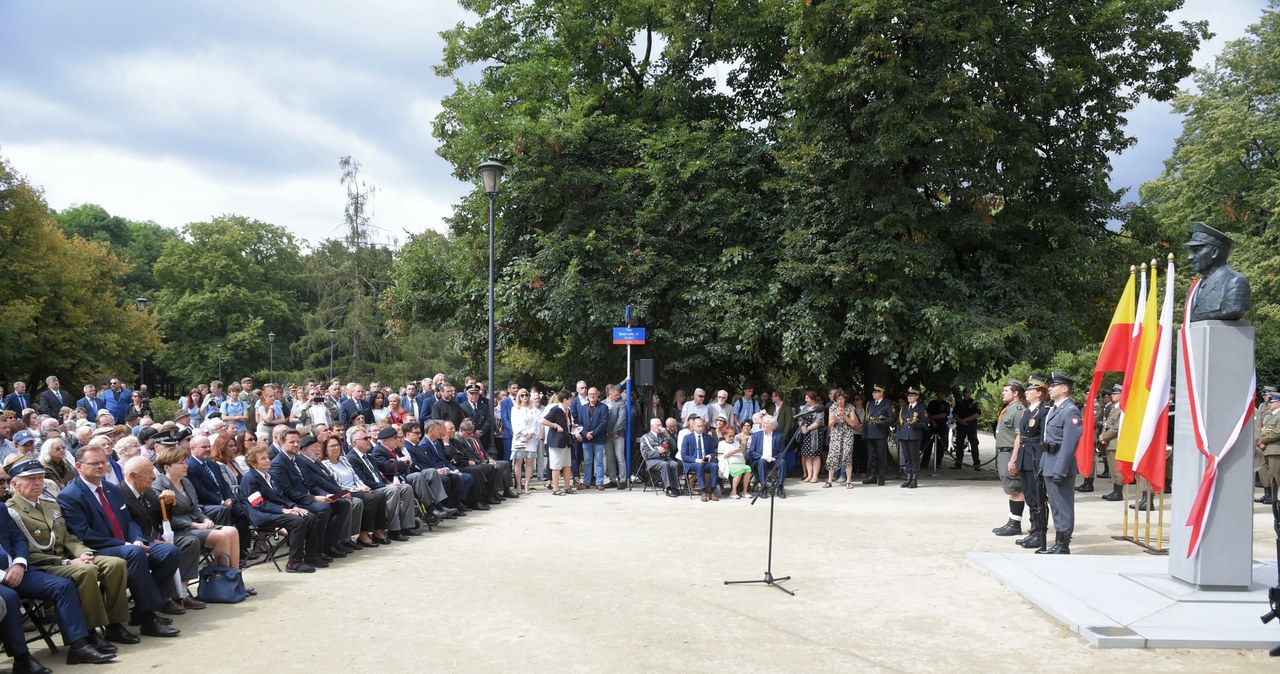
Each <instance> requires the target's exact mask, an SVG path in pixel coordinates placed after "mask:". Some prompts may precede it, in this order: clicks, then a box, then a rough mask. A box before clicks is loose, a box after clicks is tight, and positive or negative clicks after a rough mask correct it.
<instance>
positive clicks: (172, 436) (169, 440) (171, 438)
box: [154, 431, 178, 447]
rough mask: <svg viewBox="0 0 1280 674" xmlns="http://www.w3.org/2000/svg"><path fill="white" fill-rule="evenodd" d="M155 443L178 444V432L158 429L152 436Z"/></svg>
mask: <svg viewBox="0 0 1280 674" xmlns="http://www.w3.org/2000/svg"><path fill="white" fill-rule="evenodd" d="M154 439H155V441H156V443H157V444H161V445H169V446H171V447H172V446H174V445H177V444H178V434H177V433H175V432H173V431H160V432H159V433H156V434H155V437H154Z"/></svg>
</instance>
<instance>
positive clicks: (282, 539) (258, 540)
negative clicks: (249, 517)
mask: <svg viewBox="0 0 1280 674" xmlns="http://www.w3.org/2000/svg"><path fill="white" fill-rule="evenodd" d="M249 534H250V535H251V536H252V537H253V544H252V545H250V546H249V550H250V551H251V552H253V553H255V554H256V555H258V556H255V557H254V558H252V559H248V560H241V563H240V566H241V567H242V568H245V569H248V568H250V567H254V566H257V565H259V564H262V563H264V562H268V561H269V562H271V564H272V565H273V566H275V567H276V573H280V572H281V571H282V570H283V569H281V568H280V562H279V560H278V559H277V557H279V556H280V548H282V547H284V544H285V543H288V542H289V536H288V534H285V535H283V536H281V535H280V532H279V531H276V530H275V529H267V530H263V529H259V528H257V527H249ZM259 557H261V558H260V559H259Z"/></svg>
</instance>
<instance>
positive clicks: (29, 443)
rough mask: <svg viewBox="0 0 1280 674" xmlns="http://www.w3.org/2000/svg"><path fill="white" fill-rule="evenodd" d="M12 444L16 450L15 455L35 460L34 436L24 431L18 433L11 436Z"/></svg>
mask: <svg viewBox="0 0 1280 674" xmlns="http://www.w3.org/2000/svg"><path fill="white" fill-rule="evenodd" d="M13 444H14V446H15V447H16V448H17V453H18V454H22V455H23V456H26V457H27V458H31V459H35V458H38V457H37V456H36V434H35V433H32V432H31V431H28V430H26V429H23V430H20V431H18V434H17V435H15V436H13Z"/></svg>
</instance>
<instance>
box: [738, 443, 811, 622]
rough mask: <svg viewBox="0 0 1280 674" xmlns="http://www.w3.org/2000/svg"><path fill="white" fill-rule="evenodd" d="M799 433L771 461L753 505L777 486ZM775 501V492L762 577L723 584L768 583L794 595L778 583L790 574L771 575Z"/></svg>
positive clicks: (772, 500) (770, 513) (776, 500)
mask: <svg viewBox="0 0 1280 674" xmlns="http://www.w3.org/2000/svg"><path fill="white" fill-rule="evenodd" d="M801 435H802V434H801V433H796V434H795V435H793V436H791V441H790V442H788V443H787V445H786V447H784V448H783V449H782V456H780V457H778V459H777V460H776V461H774V462H773V468H771V469H770V470H769V474H768V475H767V476H765V483H764V484H763V485H761V486H760V491H759V492H757V493H756V495H755V496H753V497H751V504H752V505H755V503H756V499H758V498H760V496H761V495H762V494H764V492H765V490H766V489H768V488H769V486H770V485H774V488H775V489H776V488H777V486H776V485H777V475H778V471H779V470H783V469H784V467H785V466H786V465H787V454H789V453H790V452H791V446H792V445H794V444H795V443H796V439H797V438H799V437H800V436H801ZM777 503H778V497H777V494H774V495H773V496H771V497H770V498H769V555H768V558H767V559H766V562H765V568H764V578H761V579H760V580H726V581H724V584H725V585H750V584H755V583H764V584H765V585H768V586H770V587H776V588H778V589H779V590H782V591H783V592H786V593H787V594H789V595H791V596H793V597H794V596H796V593H795V592H792V591H791V590H788V589H787V588H785V587H783V586H781V585H779V583H782V582H783V581H788V580H791V576H782V577H781V578H774V577H773V514H774V506H775V505H776V504H777Z"/></svg>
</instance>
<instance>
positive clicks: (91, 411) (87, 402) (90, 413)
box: [76, 384, 106, 419]
mask: <svg viewBox="0 0 1280 674" xmlns="http://www.w3.org/2000/svg"><path fill="white" fill-rule="evenodd" d="M76 407H79V408H80V409H82V410H84V413H85V416H87V417H89V418H90V419H96V418H97V417H98V410H101V409H105V408H106V406H105V405H103V403H102V401H101V400H98V388H97V387H96V386H94V385H93V384H85V385H84V397H83V398H81V399H79V400H77V401H76Z"/></svg>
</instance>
